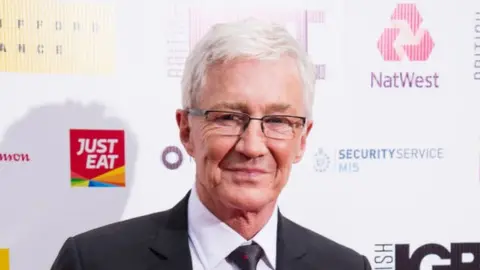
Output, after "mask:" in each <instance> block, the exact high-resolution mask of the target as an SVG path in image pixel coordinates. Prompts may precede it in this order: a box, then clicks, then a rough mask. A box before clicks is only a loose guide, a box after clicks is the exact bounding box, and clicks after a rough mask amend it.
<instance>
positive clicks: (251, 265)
mask: <svg viewBox="0 0 480 270" xmlns="http://www.w3.org/2000/svg"><path fill="white" fill-rule="evenodd" d="M262 256H263V249H262V248H261V247H260V246H259V245H258V244H257V243H252V244H251V245H246V246H240V247H238V248H237V249H235V250H234V251H232V253H230V255H228V257H227V260H228V261H230V262H232V263H234V264H235V265H236V266H238V267H239V268H240V269H241V270H256V269H257V264H258V261H259V260H260V258H261V257H262Z"/></svg>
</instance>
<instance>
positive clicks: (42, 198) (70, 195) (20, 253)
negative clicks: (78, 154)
mask: <svg viewBox="0 0 480 270" xmlns="http://www.w3.org/2000/svg"><path fill="white" fill-rule="evenodd" d="M70 128H85V129H123V130H125V146H126V153H125V154H126V187H125V188H116V187H115V188H71V187H70V156H69V153H70V145H69V129H70ZM0 153H28V154H29V156H30V159H31V161H30V162H28V163H22V162H17V163H8V162H0V248H9V249H10V263H11V269H12V270H32V269H50V267H51V264H52V263H53V261H54V259H55V257H56V255H57V253H58V251H59V250H60V247H61V245H62V244H63V242H64V241H65V240H66V238H67V237H68V236H71V235H74V234H77V233H80V232H83V231H85V230H89V229H93V228H95V227H98V226H102V225H106V224H108V223H112V222H116V221H118V220H120V219H121V217H122V214H123V211H124V208H125V206H126V204H127V201H128V198H129V193H130V189H131V187H132V185H133V182H134V179H133V176H134V167H135V162H136V157H137V142H136V138H135V137H134V135H133V134H132V132H131V131H130V130H129V129H128V127H127V124H126V123H124V122H123V121H122V120H121V119H118V118H115V117H108V116H106V115H105V107H104V106H102V105H99V104H90V105H82V104H79V103H74V102H67V103H65V104H63V105H50V106H48V105H47V106H43V107H40V108H36V109H33V110H31V111H30V112H29V113H28V114H27V115H26V116H25V117H23V118H22V119H21V120H19V121H18V122H16V123H15V124H13V125H12V126H11V127H9V128H8V130H7V131H6V133H5V136H4V139H3V141H1V142H0Z"/></svg>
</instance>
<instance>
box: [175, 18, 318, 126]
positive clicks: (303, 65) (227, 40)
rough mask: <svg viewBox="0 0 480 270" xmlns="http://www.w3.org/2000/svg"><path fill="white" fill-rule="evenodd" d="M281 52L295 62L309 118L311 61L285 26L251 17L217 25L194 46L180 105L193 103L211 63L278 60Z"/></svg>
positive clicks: (312, 88) (313, 85)
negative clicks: (243, 59)
mask: <svg viewBox="0 0 480 270" xmlns="http://www.w3.org/2000/svg"><path fill="white" fill-rule="evenodd" d="M283 55H288V56H290V57H292V58H294V59H295V61H296V63H297V68H298V71H299V75H300V78H301V81H302V83H303V95H304V106H305V111H306V116H307V118H311V116H312V107H313V101H314V94H315V80H316V78H315V67H314V65H313V63H312V62H311V61H310V59H309V57H308V55H307V53H306V52H305V51H304V50H303V49H302V48H301V47H300V44H299V43H298V42H297V41H296V40H295V39H294V38H293V37H292V36H291V35H290V33H289V32H288V31H287V30H286V29H285V28H284V27H282V26H280V25H278V24H275V23H271V22H266V21H262V20H259V19H254V18H249V19H244V20H241V21H235V22H229V23H221V24H216V25H214V26H213V27H212V28H210V30H209V31H208V32H207V33H206V34H205V36H203V38H202V39H201V40H200V41H199V42H198V43H197V44H196V45H195V48H194V49H193V50H192V51H191V52H190V54H189V56H188V58H187V60H186V63H185V69H184V71H183V77H182V106H183V107H184V108H189V107H192V106H194V104H195V102H196V101H197V98H198V96H197V94H198V93H199V91H200V89H202V87H203V86H204V84H205V79H206V74H207V71H208V67H209V66H210V65H212V64H214V63H218V62H225V61H229V60H234V59H237V58H249V59H257V60H264V59H265V60H266V59H278V58H279V57H281V56H283Z"/></svg>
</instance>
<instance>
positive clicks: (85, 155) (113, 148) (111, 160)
mask: <svg viewBox="0 0 480 270" xmlns="http://www.w3.org/2000/svg"><path fill="white" fill-rule="evenodd" d="M70 160H71V164H70V166H71V185H72V187H117V186H122V187H123V186H125V134H124V131H123V130H86V129H72V130H70Z"/></svg>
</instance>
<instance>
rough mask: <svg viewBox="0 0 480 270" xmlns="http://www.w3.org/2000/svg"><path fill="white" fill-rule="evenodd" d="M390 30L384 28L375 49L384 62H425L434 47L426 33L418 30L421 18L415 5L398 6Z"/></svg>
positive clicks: (421, 29)
mask: <svg viewBox="0 0 480 270" xmlns="http://www.w3.org/2000/svg"><path fill="white" fill-rule="evenodd" d="M390 19H391V25H392V27H391V28H386V29H385V30H384V31H383V33H382V35H381V36H380V39H379V40H378V43H377V47H378V50H379V51H380V53H381V54H382V57H383V59H384V60H385V61H403V60H409V61H426V60H428V58H429V57H430V54H431V53H432V50H433V47H434V46H435V44H434V42H433V39H432V37H431V35H430V33H429V32H428V30H425V29H423V28H420V25H421V24H422V21H423V18H422V16H421V15H420V13H419V12H418V10H417V7H416V6H415V4H398V5H397V7H396V8H395V10H394V11H393V14H392V16H391V17H390Z"/></svg>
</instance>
